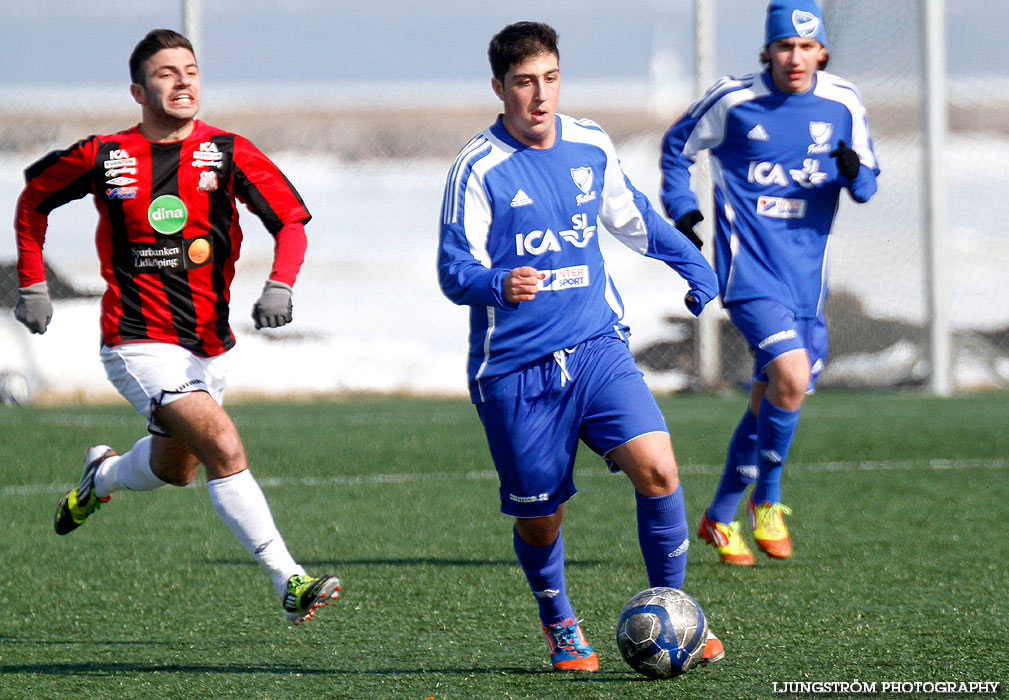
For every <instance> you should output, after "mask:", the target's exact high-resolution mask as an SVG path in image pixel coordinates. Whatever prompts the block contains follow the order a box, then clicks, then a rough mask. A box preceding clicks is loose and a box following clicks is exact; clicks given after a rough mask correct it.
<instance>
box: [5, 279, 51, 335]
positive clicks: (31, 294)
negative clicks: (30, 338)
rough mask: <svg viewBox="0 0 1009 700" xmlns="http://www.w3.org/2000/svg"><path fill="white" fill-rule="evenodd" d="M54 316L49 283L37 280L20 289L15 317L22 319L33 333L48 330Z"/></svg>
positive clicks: (15, 307)
mask: <svg viewBox="0 0 1009 700" xmlns="http://www.w3.org/2000/svg"><path fill="white" fill-rule="evenodd" d="M52 317H53V305H52V303H51V302H50V301H49V285H48V284H46V283H45V282H36V283H35V284H30V285H28V286H27V287H21V288H20V289H18V301H17V304H16V305H15V306H14V318H16V319H17V320H19V321H21V323H23V324H24V325H25V328H27V329H28V330H30V331H31V332H32V333H38V334H40V335H41V334H42V333H45V332H46V328H47V327H48V326H49V321H50V320H51V319H52Z"/></svg>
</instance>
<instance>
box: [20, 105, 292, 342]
mask: <svg viewBox="0 0 1009 700" xmlns="http://www.w3.org/2000/svg"><path fill="white" fill-rule="evenodd" d="M25 174H26V180H27V184H26V187H25V189H24V192H23V193H22V195H21V199H20V202H19V204H18V213H17V235H18V247H19V251H20V259H19V265H18V271H19V275H20V285H19V286H20V287H28V286H30V285H32V284H36V283H38V282H42V281H44V279H45V278H44V272H43V266H42V243H43V240H44V238H45V233H46V220H47V216H48V215H49V212H51V211H52V210H53V209H55V208H56V207H58V206H60V205H62V204H65V203H67V202H69V201H71V200H74V199H78V198H81V197H84V196H86V195H89V194H90V195H93V196H94V198H95V202H96V205H97V209H98V212H99V216H100V219H99V223H98V231H97V236H96V239H97V243H98V254H99V257H100V259H101V270H102V277H103V278H104V279H105V282H106V283H107V285H108V288H107V290H106V292H105V296H104V298H103V300H102V342H103V343H105V344H106V345H118V344H120V343H129V342H137V341H156V342H163V343H175V344H177V345H182V346H183V347H186V348H188V349H190V350H192V351H193V352H194V353H197V354H199V355H204V356H212V355H219V354H220V353H222V352H224V351H225V350H228V349H230V348H231V347H232V346H233V345H234V344H235V338H234V335H233V334H232V332H231V327H230V325H229V322H228V301H229V298H230V294H229V291H228V290H229V287H230V284H231V280H232V277H233V276H234V274H235V261H236V260H237V258H238V254H239V248H240V246H241V243H242V231H241V229H240V228H239V225H238V209H237V207H236V203H237V202H236V200H237V201H241V202H243V203H244V204H246V205H247V206H248V207H249V209H251V210H252V211H253V212H254V213H255V214H256V215H258V216H259V218H260V219H261V220H262V221H263V223H264V224H265V225H266V228H267V229H268V230H269V231H270V233H272V234H273V235H274V236H276V241H277V244H276V250H277V256H276V260H275V264H274V268H273V271H272V273H271V274H270V279H271V280H273V281H275V282H278V283H280V284H283V285H286V286H288V287H290V286H291V285H293V284H294V281H295V277H296V276H297V274H298V270H299V268H300V267H301V263H302V260H303V258H304V253H305V245H306V241H305V229H304V224H305V223H307V222H308V220H309V219H310V218H311V216H310V215H309V213H308V210H307V209H306V208H305V205H304V203H303V202H302V201H301V198H300V196H299V195H298V193H297V191H296V190H295V189H294V187H293V186H292V185H291V183H290V182H288V181H287V179H286V178H285V177H284V176H283V174H282V173H281V172H280V170H279V169H278V168H277V166H276V165H274V164H273V163H272V162H271V161H270V160H269V159H268V158H267V157H266V156H264V155H263V154H262V153H261V152H260V151H259V150H258V149H257V148H256V147H255V146H253V145H252V143H250V142H249V141H248V139H245V138H243V137H242V136H238V135H236V134H231V133H228V132H226V131H222V130H221V129H216V128H214V127H212V126H209V125H207V124H204V123H203V122H201V121H198V120H194V121H193V123H192V128H191V129H190V133H189V134H188V135H187V136H185V137H184V138H182V139H180V140H173V141H169V142H159V141H154V140H151V139H149V138H147V136H145V135H144V133H143V131H142V126H136V127H133V128H132V129H128V130H126V131H122V132H120V133H118V134H111V135H107V136H91V137H89V138H87V139H84V140H82V141H79V142H78V143H76V144H74V145H73V146H71V147H70V148H68V149H66V150H64V151H56V152H53V153H50V154H49V155H47V156H46V157H45V158H43V159H41V160H40V161H38V162H37V163H35V164H34V165H32V166H31V167H29V168H28V170H27V171H26V173H25Z"/></svg>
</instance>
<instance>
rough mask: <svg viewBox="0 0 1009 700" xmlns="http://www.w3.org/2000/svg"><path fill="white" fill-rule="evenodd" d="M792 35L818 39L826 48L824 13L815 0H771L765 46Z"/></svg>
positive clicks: (768, 9) (768, 7) (768, 8)
mask: <svg viewBox="0 0 1009 700" xmlns="http://www.w3.org/2000/svg"><path fill="white" fill-rule="evenodd" d="M792 36H799V37H803V38H812V39H816V40H817V41H819V42H820V43H821V44H823V46H824V48H826V46H827V32H826V31H825V30H824V28H823V14H822V13H821V12H820V8H819V7H818V6H817V4H816V2H815V0H771V4H770V5H768V6H767V26H766V31H765V32H764V46H767V45H768V44H770V43H771V42H772V41H776V40H777V39H784V38H786V37H792Z"/></svg>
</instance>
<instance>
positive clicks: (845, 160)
mask: <svg viewBox="0 0 1009 700" xmlns="http://www.w3.org/2000/svg"><path fill="white" fill-rule="evenodd" d="M830 157H831V158H836V159H837V172H839V173H841V174H842V175H844V176H845V177H846V178H848V179H849V180H854V179H855V178H856V177H858V168H859V166H860V165H861V163H859V162H858V154H857V153H855V151H854V150H853V149H851V148H848V144H846V143H845V142H844V139H841V140H840V141H838V142H837V148H835V149H834V150H833V151H831V152H830Z"/></svg>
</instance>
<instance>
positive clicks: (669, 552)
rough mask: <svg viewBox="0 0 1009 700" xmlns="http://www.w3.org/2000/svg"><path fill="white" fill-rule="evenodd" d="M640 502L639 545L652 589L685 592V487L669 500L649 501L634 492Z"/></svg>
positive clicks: (686, 536) (660, 498)
mask: <svg viewBox="0 0 1009 700" xmlns="http://www.w3.org/2000/svg"><path fill="white" fill-rule="evenodd" d="M634 495H635V497H636V498H637V501H638V543H639V544H640V545H641V554H642V555H643V556H644V558H645V571H647V572H648V585H649V586H669V587H671V588H682V587H683V579H684V578H685V577H686V573H687V547H688V546H690V545H689V542H690V531H689V528H688V526H687V509H686V508H685V507H684V505H683V486H682V485H678V486H677V487H676V490H675V491H673V492H672V493H671V494H669V495H667V496H658V497H655V498H649V497H648V496H642V495H641V494H640V493H638V492H637V491H635V492H634Z"/></svg>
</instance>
